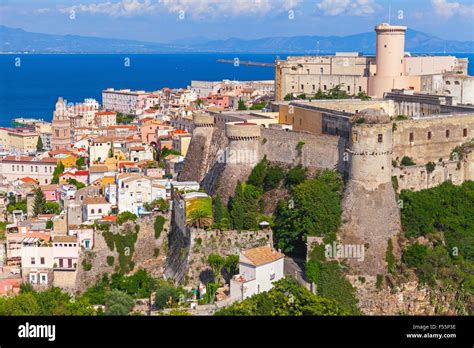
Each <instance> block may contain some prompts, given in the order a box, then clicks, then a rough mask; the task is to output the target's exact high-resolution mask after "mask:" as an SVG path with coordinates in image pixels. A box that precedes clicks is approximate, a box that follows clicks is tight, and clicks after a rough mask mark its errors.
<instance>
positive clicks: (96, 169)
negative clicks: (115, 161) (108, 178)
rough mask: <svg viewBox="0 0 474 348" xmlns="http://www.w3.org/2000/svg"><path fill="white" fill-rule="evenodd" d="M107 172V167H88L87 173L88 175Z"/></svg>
mask: <svg viewBox="0 0 474 348" xmlns="http://www.w3.org/2000/svg"><path fill="white" fill-rule="evenodd" d="M108 171H109V167H107V166H100V165H98V166H90V167H89V172H90V173H103V172H108Z"/></svg>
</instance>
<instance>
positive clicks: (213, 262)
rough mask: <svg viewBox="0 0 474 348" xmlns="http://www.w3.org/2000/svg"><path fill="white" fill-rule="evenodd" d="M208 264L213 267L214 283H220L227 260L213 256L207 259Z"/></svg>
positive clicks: (216, 255)
mask: <svg viewBox="0 0 474 348" xmlns="http://www.w3.org/2000/svg"><path fill="white" fill-rule="evenodd" d="M207 262H208V263H209V266H211V269H212V273H213V274H214V283H218V282H219V279H220V277H221V272H222V268H223V267H224V266H225V265H226V259H225V258H223V257H222V256H220V255H218V254H211V255H209V256H208V257H207Z"/></svg>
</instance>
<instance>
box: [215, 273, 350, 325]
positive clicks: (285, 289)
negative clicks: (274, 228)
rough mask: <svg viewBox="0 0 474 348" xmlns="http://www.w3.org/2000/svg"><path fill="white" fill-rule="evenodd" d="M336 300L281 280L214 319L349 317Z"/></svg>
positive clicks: (295, 283) (219, 312)
mask: <svg viewBox="0 0 474 348" xmlns="http://www.w3.org/2000/svg"><path fill="white" fill-rule="evenodd" d="M349 314H350V313H349V312H348V311H346V310H345V309H344V308H343V307H342V306H341V305H339V304H338V303H337V302H336V301H334V300H331V299H327V298H323V297H319V296H315V295H313V294H312V293H311V292H310V291H308V290H307V289H306V288H304V287H302V286H301V285H300V284H298V283H297V282H296V280H294V279H293V278H290V277H287V278H283V279H280V280H279V281H277V282H275V283H274V284H273V288H272V289H271V290H269V291H266V292H262V293H259V294H256V295H253V296H251V297H249V298H247V299H245V300H243V301H238V302H235V303H233V304H232V305H231V306H228V307H226V308H224V309H221V310H219V311H217V312H216V313H215V314H214V315H217V316H310V315H318V316H320V315H332V316H336V315H349Z"/></svg>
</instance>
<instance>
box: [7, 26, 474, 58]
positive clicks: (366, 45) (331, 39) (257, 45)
mask: <svg viewBox="0 0 474 348" xmlns="http://www.w3.org/2000/svg"><path fill="white" fill-rule="evenodd" d="M0 38H1V41H0V52H3V53H198V52H240V53H300V54H303V53H317V52H318V42H319V52H320V53H334V52H336V51H358V52H364V53H374V52H375V33H374V32H370V33H361V34H355V35H349V36H317V35H308V36H293V37H266V38H260V39H253V40H244V39H239V38H229V39H226V40H209V39H206V38H203V37H197V38H194V39H193V38H189V39H182V40H176V41H174V42H173V43H172V44H162V43H156V42H142V41H134V40H122V39H106V38H99V37H88V36H78V35H51V34H42V33H32V32H27V31H25V30H23V29H14V28H10V27H6V26H0ZM406 50H407V51H411V52H416V53H439V52H444V51H446V52H456V53H465V52H474V42H472V41H464V42H462V41H452V40H443V39H440V38H438V37H435V36H432V35H429V34H426V33H422V32H419V31H416V30H411V29H409V30H408V31H407V35H406Z"/></svg>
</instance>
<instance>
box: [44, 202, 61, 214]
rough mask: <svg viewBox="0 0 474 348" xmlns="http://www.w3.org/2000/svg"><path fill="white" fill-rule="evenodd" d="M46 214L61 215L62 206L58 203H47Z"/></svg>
mask: <svg viewBox="0 0 474 348" xmlns="http://www.w3.org/2000/svg"><path fill="white" fill-rule="evenodd" d="M45 213H46V214H54V215H59V214H60V213H61V205H59V203H56V202H46V208H45Z"/></svg>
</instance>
